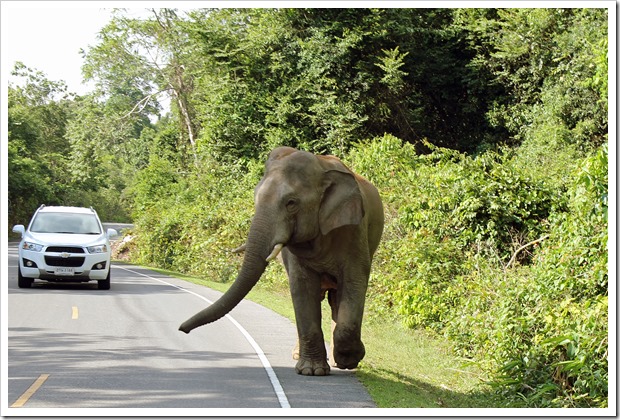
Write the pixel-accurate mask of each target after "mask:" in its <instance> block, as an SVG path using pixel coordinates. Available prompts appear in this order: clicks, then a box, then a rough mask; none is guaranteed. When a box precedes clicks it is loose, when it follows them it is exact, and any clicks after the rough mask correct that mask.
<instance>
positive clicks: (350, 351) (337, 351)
mask: <svg viewBox="0 0 620 420" xmlns="http://www.w3.org/2000/svg"><path fill="white" fill-rule="evenodd" d="M332 354H333V357H334V360H333V361H332V363H333V365H335V366H336V367H338V368H339V369H355V368H356V367H357V365H358V364H359V362H360V361H361V360H362V359H363V358H364V355H365V354H366V349H365V348H364V344H363V343H362V342H361V341H354V342H352V343H346V344H344V345H336V346H335V348H334V349H333V350H332Z"/></svg>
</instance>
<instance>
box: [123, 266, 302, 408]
mask: <svg viewBox="0 0 620 420" xmlns="http://www.w3.org/2000/svg"><path fill="white" fill-rule="evenodd" d="M114 267H115V268H120V269H121V270H125V271H129V272H130V273H134V274H138V275H140V276H143V277H146V278H148V279H151V280H155V281H158V282H160V283H164V284H167V285H168V286H172V287H174V288H177V289H179V290H182V291H184V292H187V293H189V294H192V295H194V296H196V297H197V298H199V299H202V300H203V301H205V302H207V303H208V304H209V305H212V304H213V301H211V300H209V299H207V298H206V297H204V296H201V295H199V294H198V293H195V292H192V291H191V290H187V289H184V288H183V287H181V286H177V285H175V284H172V283H168V282H167V281H164V280H161V279H158V278H155V277H151V276H149V275H146V274H142V273H139V272H137V271H134V270H130V269H128V268H125V267H120V266H114ZM226 318H228V320H229V321H230V322H232V323H233V325H234V326H235V327H237V329H238V330H239V331H240V332H241V334H243V336H244V337H245V339H246V340H248V343H250V345H251V346H252V347H253V348H254V351H255V352H256V355H257V356H258V358H259V359H260V361H261V363H262V364H263V368H264V369H265V371H266V372H267V376H268V377H269V381H270V382H271V386H273V390H274V392H275V393H276V396H277V397H278V401H279V402H280V407H282V408H291V405H290V403H289V401H288V398H287V397H286V394H285V393H284V388H282V384H280V381H279V380H278V377H277V376H276V372H275V371H274V370H273V368H272V367H271V364H270V363H269V360H268V359H267V356H265V352H264V351H263V349H261V347H260V346H259V345H258V343H257V342H256V340H254V338H252V336H251V335H250V333H249V332H248V331H247V330H246V329H245V328H243V327H242V326H241V324H239V323H238V322H237V320H235V319H234V318H233V317H232V316H230V315H226Z"/></svg>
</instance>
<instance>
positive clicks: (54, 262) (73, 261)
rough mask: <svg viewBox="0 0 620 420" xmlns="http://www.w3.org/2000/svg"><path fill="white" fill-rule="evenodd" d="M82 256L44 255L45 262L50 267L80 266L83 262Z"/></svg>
mask: <svg viewBox="0 0 620 420" xmlns="http://www.w3.org/2000/svg"><path fill="white" fill-rule="evenodd" d="M84 260H85V258H84V257H73V258H62V257H52V256H49V255H46V256H45V264H47V265H49V266H52V267H81V266H82V264H84Z"/></svg>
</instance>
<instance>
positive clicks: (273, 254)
mask: <svg viewBox="0 0 620 420" xmlns="http://www.w3.org/2000/svg"><path fill="white" fill-rule="evenodd" d="M282 248H284V244H276V246H274V247H273V251H271V254H269V256H268V257H267V260H266V261H267V262H269V261H271V260H273V259H275V258H276V257H277V256H278V254H279V253H280V251H282Z"/></svg>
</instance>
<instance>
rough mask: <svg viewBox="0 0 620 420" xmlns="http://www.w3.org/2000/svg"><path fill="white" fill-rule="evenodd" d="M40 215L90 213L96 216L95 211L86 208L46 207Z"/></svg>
mask: <svg viewBox="0 0 620 420" xmlns="http://www.w3.org/2000/svg"><path fill="white" fill-rule="evenodd" d="M39 212H40V213H90V214H96V212H95V210H93V209H92V208H86V207H71V206H45V207H41V208H40V209H39Z"/></svg>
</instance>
